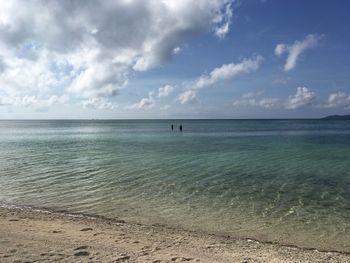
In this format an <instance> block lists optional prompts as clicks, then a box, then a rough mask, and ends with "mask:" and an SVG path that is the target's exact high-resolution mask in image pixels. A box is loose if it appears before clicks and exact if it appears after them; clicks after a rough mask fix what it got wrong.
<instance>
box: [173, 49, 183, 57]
mask: <svg viewBox="0 0 350 263" xmlns="http://www.w3.org/2000/svg"><path fill="white" fill-rule="evenodd" d="M180 51H181V48H180V47H176V48H174V50H173V53H174V55H176V54H178V53H180Z"/></svg>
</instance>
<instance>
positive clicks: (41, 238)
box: [0, 207, 350, 263]
mask: <svg viewBox="0 0 350 263" xmlns="http://www.w3.org/2000/svg"><path fill="white" fill-rule="evenodd" d="M89 260H90V261H92V262H155V263H156V262H184V261H188V262H349V261H350V254H349V253H344V252H337V251H319V250H316V249H311V248H299V247H295V246H289V245H283V244H282V245H281V244H276V243H270V242H260V241H257V240H254V239H249V238H247V239H240V238H234V237H227V236H226V237H225V236H220V235H213V234H206V233H200V232H195V231H187V230H182V229H175V228H171V227H167V226H162V225H142V224H135V223H128V222H125V221H123V220H118V219H116V220H113V219H107V218H104V217H101V216H98V217H95V216H90V215H87V216H85V215H77V214H73V213H70V214H64V213H60V212H51V211H40V210H30V209H27V208H18V207H17V208H13V207H12V208H5V207H0V261H1V262H18V263H19V262H39V261H40V262H52V261H60V262H87V261H89Z"/></svg>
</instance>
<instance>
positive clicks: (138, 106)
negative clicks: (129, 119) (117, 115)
mask: <svg viewBox="0 0 350 263" xmlns="http://www.w3.org/2000/svg"><path fill="white" fill-rule="evenodd" d="M155 103H156V101H155V99H154V92H152V91H151V92H149V93H148V97H147V98H142V99H141V100H140V101H139V102H138V103H135V104H133V105H131V106H127V107H126V109H128V110H148V109H151V108H153V107H154V105H155Z"/></svg>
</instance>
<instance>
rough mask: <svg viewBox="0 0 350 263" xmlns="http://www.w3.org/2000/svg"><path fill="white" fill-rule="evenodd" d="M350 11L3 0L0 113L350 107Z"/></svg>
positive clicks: (221, 0) (235, 112)
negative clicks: (348, 12)
mask: <svg viewBox="0 0 350 263" xmlns="http://www.w3.org/2000/svg"><path fill="white" fill-rule="evenodd" d="M349 8H350V3H349V2H348V1H345V0H343V1H341V0H339V1H326V0H324V1H316V0H309V1H301V0H295V1H277V0H265V1H261V0H248V1H231V0H214V1H206V0H199V1H190V0H178V1H175V0H174V1H171V0H168V1H166V0H164V1H155V0H147V1H141V0H139V1H138V0H125V1H117V2H116V1H97V0H96V1H91V2H86V1H79V0H77V1H75V2H74V3H72V2H71V1H68V0H67V1H66V0H63V1H51V2H47V1H26V2H25V3H24V2H23V1H16V0H15V1H2V2H1V4H0V10H1V11H0V118H1V119H16V118H20V119H26V118H30V119H36V118H38V119H41V118H45V119H47V118H87V119H91V118H317V117H322V116H325V115H330V114H349V113H350V77H349V71H350V52H349V46H350V34H349V33H350V32H349V31H350V29H349V26H348V25H350V18H349V16H348V14H347V11H348V10H349ZM62 14H64V16H63V15H62ZM63 17H64V19H63Z"/></svg>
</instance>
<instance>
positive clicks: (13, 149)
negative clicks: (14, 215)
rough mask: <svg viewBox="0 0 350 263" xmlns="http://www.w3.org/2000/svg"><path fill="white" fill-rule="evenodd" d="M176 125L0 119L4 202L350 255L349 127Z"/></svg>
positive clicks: (329, 123) (227, 122)
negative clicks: (348, 253) (349, 253)
mask: <svg viewBox="0 0 350 263" xmlns="http://www.w3.org/2000/svg"><path fill="white" fill-rule="evenodd" d="M171 123H174V125H175V129H174V132H172V131H171V129H170V125H171ZM181 123H182V124H183V126H184V132H183V133H182V134H181V133H179V132H177V127H178V125H179V124H180V122H178V121H165V120H164V121H0V201H1V202H2V203H14V204H18V205H30V206H36V207H48V208H52V209H58V210H61V209H64V210H68V211H71V212H78V213H89V214H98V215H103V216H106V217H112V218H114V217H118V218H121V219H125V220H129V221H133V222H140V223H147V224H151V223H161V224H167V225H171V226H178V227H182V228H185V229H195V230H200V231H208V232H211V233H220V234H225V235H232V236H240V237H250V238H256V239H260V240H268V241H277V242H282V243H288V244H294V245H298V246H304V247H316V248H319V249H334V250H342V251H350V241H349V240H350V161H349V159H350V122H346V121H317V120H299V121H296V120H293V121H292V120H270V121H267V120H265V121H261V120H259V121H258V120H256V121H248V120H245V121H244V120H242V121H232V120H216V121H214V120H192V121H189V120H188V121H183V122H181Z"/></svg>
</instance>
